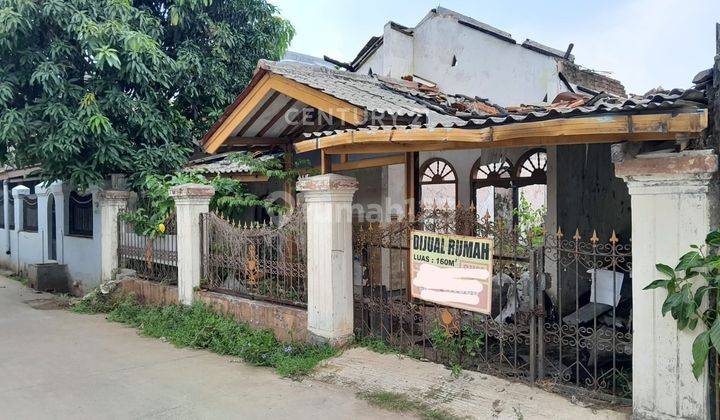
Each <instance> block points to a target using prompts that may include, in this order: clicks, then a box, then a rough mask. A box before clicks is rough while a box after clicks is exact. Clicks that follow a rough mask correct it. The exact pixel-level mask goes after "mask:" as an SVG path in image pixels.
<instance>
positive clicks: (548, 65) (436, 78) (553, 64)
mask: <svg viewBox="0 0 720 420" xmlns="http://www.w3.org/2000/svg"><path fill="white" fill-rule="evenodd" d="M453 55H454V56H455V57H456V58H457V65H456V66H454V67H453V66H452V65H451V64H452V57H453ZM370 68H372V69H373V72H374V73H376V74H381V75H384V76H390V77H394V78H400V77H402V76H406V75H410V74H414V75H415V76H419V77H422V78H424V79H427V80H430V81H432V82H435V83H437V85H438V87H439V88H440V90H441V91H443V92H447V93H462V94H466V95H471V96H479V97H482V98H489V99H490V100H491V101H493V102H496V103H498V104H499V105H503V106H507V105H517V104H521V103H538V102H540V101H542V100H543V98H544V97H545V95H547V97H548V98H549V99H550V100H552V99H553V98H554V97H555V96H556V95H557V94H558V93H560V92H563V91H565V90H566V89H565V85H564V83H563V82H562V81H561V80H560V78H559V77H558V64H557V59H556V58H554V57H551V56H548V55H545V54H540V53H538V52H535V51H533V50H530V49H527V48H524V47H522V46H521V45H519V44H513V43H510V42H508V41H505V40H502V39H499V38H497V37H494V36H492V35H489V34H486V33H484V32H480V31H478V30H476V29H472V28H469V27H467V26H464V25H461V24H459V23H458V21H457V18H455V17H454V16H452V15H447V14H433V15H430V16H429V17H428V18H426V19H424V20H423V21H422V22H420V23H419V24H418V26H417V27H416V28H415V30H414V34H413V36H412V37H411V36H408V35H406V34H404V33H402V32H400V31H397V30H394V29H392V28H390V24H389V23H388V24H386V25H385V28H384V33H383V45H382V46H381V47H380V48H379V49H378V50H377V51H376V52H375V53H374V54H373V55H372V56H371V57H370V58H369V59H368V60H367V61H366V62H365V63H363V65H362V66H360V68H359V69H358V73H361V74H367V72H368V70H369V69H370Z"/></svg>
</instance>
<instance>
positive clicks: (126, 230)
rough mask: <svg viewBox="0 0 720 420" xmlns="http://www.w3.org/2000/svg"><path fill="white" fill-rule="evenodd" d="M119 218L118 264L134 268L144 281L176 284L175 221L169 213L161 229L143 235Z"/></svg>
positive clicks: (129, 223) (173, 215) (126, 267)
mask: <svg viewBox="0 0 720 420" xmlns="http://www.w3.org/2000/svg"><path fill="white" fill-rule="evenodd" d="M122 215H123V213H120V216H119V217H118V267H120V268H125V269H131V270H135V272H136V274H137V276H138V277H140V278H142V279H146V280H151V281H157V282H162V283H165V284H177V278H178V268H177V261H178V254H177V222H176V216H175V214H174V213H173V214H171V215H170V216H168V218H167V219H166V220H165V222H164V223H163V225H164V228H165V229H164V232H159V231H158V232H156V234H155V235H145V234H143V232H142V231H140V230H139V229H136V227H135V226H134V225H133V224H132V223H131V222H128V221H125V220H124V219H123V216H122Z"/></svg>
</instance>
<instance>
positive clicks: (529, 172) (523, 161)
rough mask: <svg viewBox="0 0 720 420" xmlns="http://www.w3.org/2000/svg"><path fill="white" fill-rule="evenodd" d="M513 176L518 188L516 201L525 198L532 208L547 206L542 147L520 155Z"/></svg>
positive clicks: (545, 172) (545, 163)
mask: <svg viewBox="0 0 720 420" xmlns="http://www.w3.org/2000/svg"><path fill="white" fill-rule="evenodd" d="M513 178H514V180H513V183H514V185H515V186H516V187H517V189H518V202H520V201H522V200H525V202H526V203H527V204H529V205H530V207H531V208H532V209H541V208H545V207H546V206H547V153H546V152H545V150H544V149H532V150H529V151H527V152H526V153H524V154H523V155H522V156H520V159H518V162H517V164H516V165H515V174H514V177H513Z"/></svg>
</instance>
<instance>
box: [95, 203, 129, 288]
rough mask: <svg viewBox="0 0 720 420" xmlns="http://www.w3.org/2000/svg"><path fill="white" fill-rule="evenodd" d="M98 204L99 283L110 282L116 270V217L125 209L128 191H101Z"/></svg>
mask: <svg viewBox="0 0 720 420" xmlns="http://www.w3.org/2000/svg"><path fill="white" fill-rule="evenodd" d="M97 197H98V198H99V200H98V201H99V204H100V275H101V278H100V281H102V282H104V281H107V280H110V279H111V278H112V276H113V274H114V272H115V270H116V269H117V268H118V215H119V214H120V211H121V210H123V209H124V208H126V207H127V204H128V200H130V192H129V191H114V190H103V191H99V192H98V193H97Z"/></svg>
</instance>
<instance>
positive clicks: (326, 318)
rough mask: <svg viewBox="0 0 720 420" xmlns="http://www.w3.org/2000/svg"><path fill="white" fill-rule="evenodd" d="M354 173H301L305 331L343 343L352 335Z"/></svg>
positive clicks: (311, 334) (333, 342) (321, 338)
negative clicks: (304, 213)
mask: <svg viewBox="0 0 720 420" xmlns="http://www.w3.org/2000/svg"><path fill="white" fill-rule="evenodd" d="M357 187H358V183H357V181H356V180H355V178H351V177H347V176H342V175H338V174H325V175H319V176H313V177H307V178H301V179H300V180H299V181H298V182H297V189H298V191H301V192H303V193H304V194H303V196H304V200H305V203H306V209H307V210H306V211H307V276H308V322H307V324H308V331H309V336H310V337H311V339H312V340H314V341H316V342H327V343H330V344H331V345H335V346H341V345H344V344H346V343H348V342H350V341H352V338H353V278H352V277H353V275H352V199H353V194H355V191H357Z"/></svg>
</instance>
